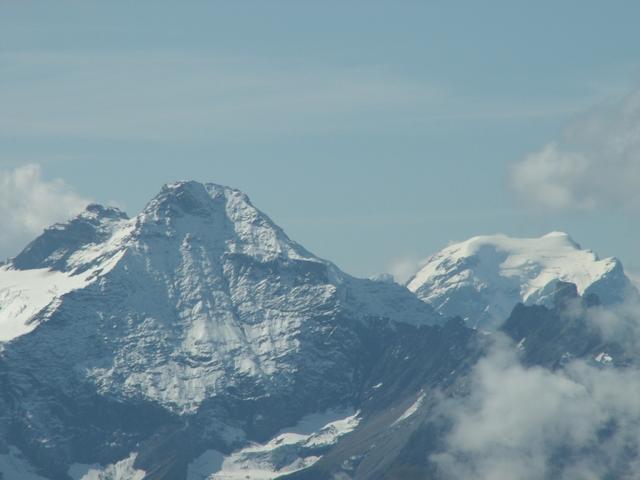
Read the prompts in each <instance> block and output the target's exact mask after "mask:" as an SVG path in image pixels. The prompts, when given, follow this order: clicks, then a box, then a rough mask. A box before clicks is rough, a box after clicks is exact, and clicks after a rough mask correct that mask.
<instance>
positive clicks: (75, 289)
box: [0, 182, 443, 479]
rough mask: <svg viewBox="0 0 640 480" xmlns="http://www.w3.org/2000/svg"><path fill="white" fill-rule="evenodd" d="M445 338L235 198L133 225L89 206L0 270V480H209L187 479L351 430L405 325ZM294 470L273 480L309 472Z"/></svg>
mask: <svg viewBox="0 0 640 480" xmlns="http://www.w3.org/2000/svg"><path fill="white" fill-rule="evenodd" d="M442 321H443V320H442V317H441V316H440V315H439V314H437V313H436V312H434V310H433V309H432V308H431V307H430V306H428V305H426V304H425V303H423V302H421V301H420V300H418V299H417V298H416V297H415V296H414V295H413V294H412V293H411V292H409V291H408V290H407V289H406V288H405V287H402V286H400V285H397V284H395V283H393V282H385V281H373V280H365V279H357V278H354V277H351V276H349V275H347V274H345V273H344V272H342V271H341V270H339V269H338V268H337V267H336V266H335V265H333V264H332V263H330V262H327V261H325V260H322V259H319V258H318V257H316V256H314V255H313V254H311V253H310V252H308V251H307V250H305V249H304V248H303V247H302V246H300V245H298V244H297V243H295V242H294V241H292V240H291V239H289V237H287V235H286V234H285V233H284V232H283V231H282V230H281V229H280V228H279V227H278V226H276V225H275V224H274V223H273V222H272V221H271V219H269V217H267V216H266V215H265V214H263V213H262V212H260V211H259V210H258V209H256V208H255V207H254V206H253V205H252V204H251V202H250V201H249V199H248V198H247V196H246V195H245V194H243V193H242V192H240V191H238V190H235V189H231V188H228V187H223V186H220V185H214V184H200V183H197V182H178V183H173V184H169V185H166V186H165V187H164V188H163V189H162V191H161V192H160V193H159V194H158V195H157V196H156V197H155V198H154V199H152V200H151V201H150V202H149V204H148V205H147V206H146V207H145V209H144V210H143V211H142V212H141V213H140V214H139V215H137V216H136V217H134V218H132V219H129V218H128V217H127V216H126V215H125V214H124V213H123V212H121V211H119V210H117V209H114V208H108V207H102V206H99V205H91V206H89V207H88V208H87V210H86V211H85V212H83V213H82V214H81V215H80V216H78V217H77V218H74V219H72V220H70V221H69V222H67V223H64V224H58V225H54V226H52V227H50V228H48V229H47V230H45V232H44V233H43V234H42V235H41V236H40V237H38V238H37V239H35V240H34V241H33V242H32V243H31V244H30V245H28V246H27V247H26V248H25V250H24V251H23V252H21V253H20V254H19V255H18V256H17V257H16V258H14V259H13V260H12V261H10V262H9V263H8V264H6V265H4V266H3V267H1V268H0V339H1V340H2V341H3V342H4V343H2V344H1V348H2V352H1V355H0V392H2V393H1V395H0V411H2V414H1V416H0V454H3V455H4V457H3V456H2V455H0V471H2V469H3V468H5V470H6V468H9V467H6V465H9V464H12V465H15V464H16V462H17V463H19V462H20V461H22V460H18V459H20V458H23V459H24V462H26V464H27V465H29V464H30V465H32V467H29V468H32V469H33V472H36V473H34V475H36V474H37V475H39V476H41V477H44V478H51V479H59V478H60V479H63V478H64V479H68V478H70V477H73V475H75V477H73V478H76V477H77V478H94V477H87V476H86V475H89V473H87V472H91V471H94V470H95V471H98V470H99V469H100V468H102V470H100V471H102V473H101V475H103V476H104V478H116V477H117V478H128V477H127V475H129V476H132V477H131V478H134V477H133V476H135V475H142V474H141V473H139V472H144V474H145V475H146V476H145V478H168V479H182V478H186V475H187V472H188V471H191V472H192V473H191V474H190V475H191V478H199V477H197V475H196V473H194V472H195V470H193V468H195V467H193V468H191V467H188V465H189V464H190V462H192V461H194V460H195V459H197V458H199V455H201V454H203V455H205V454H207V453H206V452H208V451H216V452H223V453H224V452H226V453H229V452H231V451H232V449H233V448H237V447H242V446H243V445H246V444H247V443H248V442H250V441H257V442H264V441H268V440H269V438H271V437H272V436H273V435H276V434H277V433H278V432H279V431H281V430H282V429H283V428H285V427H288V426H289V427H292V426H294V425H295V424H296V422H299V421H303V422H304V421H305V420H304V419H305V418H307V417H308V416H309V415H314V414H321V413H323V412H325V413H326V412H331V411H334V412H345V413H344V415H343V417H344V418H347V417H350V416H353V414H354V413H353V408H354V407H355V406H357V403H358V398H359V396H360V395H361V391H362V390H361V389H362V388H363V386H364V385H365V384H366V382H367V379H368V378H369V375H370V372H371V370H372V369H373V368H374V365H375V360H376V358H377V357H378V355H379V354H380V353H381V352H383V351H384V350H385V348H386V346H385V345H386V344H385V342H386V338H387V337H389V338H391V337H393V336H394V335H396V333H394V332H395V331H396V329H397V328H398V326H397V325H407V326H408V327H407V328H419V326H422V325H424V326H427V325H434V324H440V323H442ZM434 328H435V327H434ZM327 415H328V417H322V418H328V419H329V420H327V429H328V431H331V432H333V433H332V435H333V437H331V435H329V438H333V440H332V441H334V440H335V439H336V438H337V437H338V436H339V435H338V434H337V433H336V432H334V431H333V430H332V428H333V427H332V425H334V423H332V422H338V425H340V423H339V420H340V418H337V417H336V416H335V415H333V416H332V415H331V414H327ZM354 421H355V420H354ZM345 422H347V424H349V422H348V420H345ZM329 424H331V425H329ZM351 424H353V421H352V422H351ZM351 424H349V425H351ZM321 427H322V425H320V426H319V427H318V428H320V429H321ZM349 428H352V427H349ZM334 430H335V428H334ZM347 430H348V429H347ZM312 433H313V432H308V435H311V434H312ZM320 433H321V432H318V434H320ZM325 437H326V435H325ZM314 438H315V437H314ZM294 443H295V442H294ZM320 443H322V442H320ZM329 443H331V442H329ZM323 448H324V447H323ZM317 450H318V448H312V449H311V451H312V452H316V451H317ZM320 450H321V449H320ZM3 452H4V453H3ZM316 453H317V452H316ZM20 455H21V456H22V457H21V456H20ZM212 455H213V454H212ZM216 455H217V454H216ZM220 455H222V453H220ZM309 456H310V457H312V459H313V458H316V457H317V455H316V454H315V453H314V455H309ZM214 457H215V455H214ZM215 458H217V457H215ZM296 458H297V457H295V456H294V457H293V458H292V459H291V464H288V463H286V461H285V460H282V461H281V462H285V463H284V464H279V466H278V468H277V469H276V468H275V467H274V471H276V470H282V471H291V470H295V469H297V468H301V467H302V466H304V465H306V464H308V463H309V462H310V461H311V460H312V459H307V460H305V461H306V462H307V463H304V462H305V461H302V460H296ZM305 458H306V457H305ZM3 462H4V464H5V467H3V466H2V465H3ZM296 462H298V463H296ZM300 462H302V463H300ZM92 465H103V466H104V468H103V467H100V468H98V467H92ZM287 465H288V466H287ZM296 465H297V466H296ZM285 467H286V468H285ZM189 468H191V470H189ZM25 469H26V467H25ZM83 469H84V471H85V473H82V471H83ZM92 469H93V470H92ZM96 469H98V470H96ZM25 471H26V470H25ZM74 472H75V473H74ZM105 472H106V473H105ZM109 472H111V473H109ZM114 472H115V473H114ZM117 472H120V473H117ZM122 472H129V473H122ZM136 472H137V473H136ZM72 473H73V475H72ZM81 473H82V475H81ZM116 473H117V474H116ZM85 474H86V475H85ZM7 475H9V474H7ZM25 475H26V474H25ZM83 475H85V476H83ZM105 475H106V476H105ZM108 475H111V476H108ZM114 475H115V477H114ZM118 475H119V476H118ZM123 475H124V477H123ZM34 478H35V477H34ZM100 478H103V477H100ZM136 478H137V477H136Z"/></svg>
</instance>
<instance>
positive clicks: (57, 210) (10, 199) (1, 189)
mask: <svg viewBox="0 0 640 480" xmlns="http://www.w3.org/2000/svg"><path fill="white" fill-rule="evenodd" d="M88 203H89V200H88V199H86V198H83V197H82V196H80V195H78V194H77V193H76V192H75V191H74V190H73V188H71V187H70V186H69V185H68V184H67V183H65V182H64V181H63V180H62V179H59V178H58V179H53V180H47V179H45V178H43V176H42V171H41V168H40V166H39V165H36V164H29V165H24V166H21V167H16V168H14V169H8V170H0V218H1V219H2V229H1V230H0V250H1V251H2V252H3V253H4V254H13V253H16V252H15V250H16V249H18V248H20V247H22V246H24V244H25V243H26V242H27V241H29V240H30V239H31V238H32V237H33V236H35V235H37V234H38V233H40V232H41V231H42V229H43V228H44V227H46V226H48V225H51V224H53V223H55V222H58V221H62V220H66V219H67V218H69V217H71V216H73V215H74V214H77V213H78V212H80V211H81V210H82V209H83V208H84V207H85V206H86V205H87V204H88Z"/></svg>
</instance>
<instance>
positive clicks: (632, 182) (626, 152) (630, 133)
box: [510, 89, 640, 210]
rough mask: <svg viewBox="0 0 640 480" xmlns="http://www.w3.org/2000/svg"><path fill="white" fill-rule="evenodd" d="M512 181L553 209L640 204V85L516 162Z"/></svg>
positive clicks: (534, 200)
mask: <svg viewBox="0 0 640 480" xmlns="http://www.w3.org/2000/svg"><path fill="white" fill-rule="evenodd" d="M510 184H511V186H512V188H513V189H514V190H515V192H516V193H517V194H518V195H519V196H520V197H521V198H522V199H523V200H525V202H527V203H529V204H530V205H532V206H536V207H541V208H544V209H549V210H592V209H596V208H602V207H623V208H628V209H632V210H638V209H640V188H638V185H640V89H639V90H636V91H634V92H633V93H631V94H629V95H627V96H626V97H625V98H623V99H621V100H619V101H617V102H615V103H611V104H609V105H606V106H603V107H600V108H597V109H594V110H592V111H590V112H588V113H587V114H585V115H584V116H582V117H581V118H578V119H576V120H575V121H574V122H573V123H572V124H570V125H569V126H568V128H567V129H566V131H565V133H564V135H563V136H562V138H561V139H559V140H557V141H554V142H551V143H548V144H547V145H545V146H543V147H542V148H541V149H540V150H538V151H537V152H534V153H532V154H530V155H528V156H527V157H525V158H524V159H523V160H521V161H520V162H517V163H515V164H514V165H513V166H512V168H511V171H510Z"/></svg>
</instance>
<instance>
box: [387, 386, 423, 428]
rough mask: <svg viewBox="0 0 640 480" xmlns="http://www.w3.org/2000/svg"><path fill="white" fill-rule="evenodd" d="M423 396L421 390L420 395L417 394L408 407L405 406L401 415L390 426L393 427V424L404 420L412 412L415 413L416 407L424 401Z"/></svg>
mask: <svg viewBox="0 0 640 480" xmlns="http://www.w3.org/2000/svg"><path fill="white" fill-rule="evenodd" d="M424 397H425V392H421V393H420V395H418V398H417V399H416V401H415V402H413V403H412V404H411V406H410V407H409V408H407V409H406V410H405V411H404V413H403V414H402V415H400V416H399V417H398V418H397V420H396V421H395V422H393V423H392V424H391V426H392V427H393V426H394V425H397V424H398V423H400V422H402V421H404V420H406V419H407V418H409V417H411V416H412V415H413V414H415V413H416V412H417V411H418V409H419V408H420V407H421V406H422V404H423V402H424Z"/></svg>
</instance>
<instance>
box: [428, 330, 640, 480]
mask: <svg viewBox="0 0 640 480" xmlns="http://www.w3.org/2000/svg"><path fill="white" fill-rule="evenodd" d="M638 399H640V374H639V372H638V371H637V370H636V369H633V368H628V369H613V368H600V367H597V366H594V365H591V364H588V363H587V362H584V361H575V362H573V363H572V364H570V365H569V366H568V367H567V368H565V369H563V370H561V371H557V372H551V371H549V370H546V369H543V368H540V367H531V368H527V367H524V366H522V365H521V364H520V362H519V360H518V357H517V354H516V351H515V349H514V348H513V346H512V345H510V344H509V343H508V342H506V341H505V340H501V341H498V342H496V345H495V347H494V349H493V351H492V352H491V354H490V355H488V356H487V357H486V358H484V359H483V360H481V361H480V362H479V363H478V365H477V366H476V368H475V373H474V376H473V385H472V392H471V394H470V395H469V396H468V397H466V398H464V399H457V400H452V399H449V400H446V401H445V402H444V403H443V405H442V409H443V414H444V415H445V416H446V417H447V418H449V419H450V420H451V421H452V422H453V429H452V430H451V432H450V434H449V436H448V438H447V440H446V447H447V448H446V450H445V451H444V452H441V453H439V454H437V455H434V457H433V460H434V461H435V462H436V463H437V465H438V466H439V468H440V469H441V470H442V473H443V474H444V477H445V478H451V479H457V478H475V479H479V480H489V479H491V480H534V479H536V480H539V479H543V478H555V479H562V480H588V479H593V480H595V479H601V478H609V477H608V476H607V475H611V474H613V475H614V476H615V478H619V479H631V478H636V475H637V471H638V470H637V468H638V467H639V466H640V464H639V463H638V457H637V455H638V449H639V448H640V428H639V426H640V401H639V400H638ZM611 478H614V477H611Z"/></svg>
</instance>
